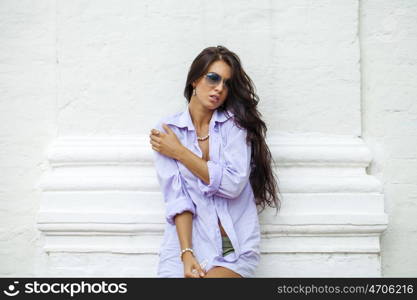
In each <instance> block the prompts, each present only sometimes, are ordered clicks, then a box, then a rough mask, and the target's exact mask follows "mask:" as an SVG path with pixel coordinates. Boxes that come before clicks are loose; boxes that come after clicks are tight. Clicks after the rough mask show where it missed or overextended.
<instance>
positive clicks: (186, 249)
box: [180, 248, 194, 261]
mask: <svg viewBox="0 0 417 300" xmlns="http://www.w3.org/2000/svg"><path fill="white" fill-rule="evenodd" d="M187 251H189V252H191V253H192V254H193V255H194V251H193V249H191V248H185V249H182V250H181V253H180V259H181V261H182V255H183V254H184V253H185V252H187Z"/></svg>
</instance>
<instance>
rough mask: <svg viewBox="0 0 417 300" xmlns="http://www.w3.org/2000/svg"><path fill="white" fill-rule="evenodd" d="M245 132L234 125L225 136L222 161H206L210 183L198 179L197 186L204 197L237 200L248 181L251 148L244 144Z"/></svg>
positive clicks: (248, 144)
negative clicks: (215, 196)
mask: <svg viewBox="0 0 417 300" xmlns="http://www.w3.org/2000/svg"><path fill="white" fill-rule="evenodd" d="M246 136H247V131H246V129H244V128H239V127H238V126H237V125H236V124H235V123H233V125H232V126H231V128H230V130H229V131H228V134H227V143H226V145H225V147H224V149H223V153H222V154H223V157H224V161H223V162H220V161H214V160H209V161H207V167H208V173H209V178H210V183H209V184H207V183H205V182H204V181H202V180H201V179H200V178H198V179H197V185H198V187H199V189H200V190H201V192H202V193H203V195H204V196H206V197H210V196H213V195H217V196H220V197H223V198H227V199H234V198H237V197H238V196H239V195H240V194H241V192H242V190H243V189H244V187H245V186H246V184H247V183H248V181H249V176H250V172H251V168H250V160H251V151H252V147H251V145H250V143H246Z"/></svg>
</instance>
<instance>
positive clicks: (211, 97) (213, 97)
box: [209, 96, 220, 103]
mask: <svg viewBox="0 0 417 300" xmlns="http://www.w3.org/2000/svg"><path fill="white" fill-rule="evenodd" d="M209 98H210V100H211V101H212V102H215V103H217V102H219V100H220V99H219V98H217V97H216V96H209Z"/></svg>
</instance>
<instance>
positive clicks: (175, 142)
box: [149, 124, 184, 159]
mask: <svg viewBox="0 0 417 300" xmlns="http://www.w3.org/2000/svg"><path fill="white" fill-rule="evenodd" d="M162 127H163V128H164V129H165V130H166V132H167V133H165V132H161V131H159V130H156V129H152V130H151V134H150V135H149V137H150V138H151V139H150V143H151V144H152V149H153V150H155V151H157V152H159V153H161V154H163V155H166V156H168V157H171V158H174V159H178V157H179V154H180V153H181V151H182V149H183V148H184V146H183V145H182V144H181V142H180V141H179V139H178V138H177V136H176V135H175V133H174V131H172V129H171V128H169V126H168V125H166V124H162Z"/></svg>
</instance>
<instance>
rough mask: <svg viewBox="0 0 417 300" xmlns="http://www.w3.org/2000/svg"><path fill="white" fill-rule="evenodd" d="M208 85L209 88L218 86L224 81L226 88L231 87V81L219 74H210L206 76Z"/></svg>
mask: <svg viewBox="0 0 417 300" xmlns="http://www.w3.org/2000/svg"><path fill="white" fill-rule="evenodd" d="M204 78H205V80H206V83H207V84H208V85H209V86H212V87H214V86H217V85H218V84H219V83H220V82H221V81H223V86H224V87H226V88H229V87H230V79H227V80H224V79H223V78H222V77H221V76H220V75H219V74H217V73H215V72H208V73H207V74H206V75H205V76H204Z"/></svg>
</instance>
